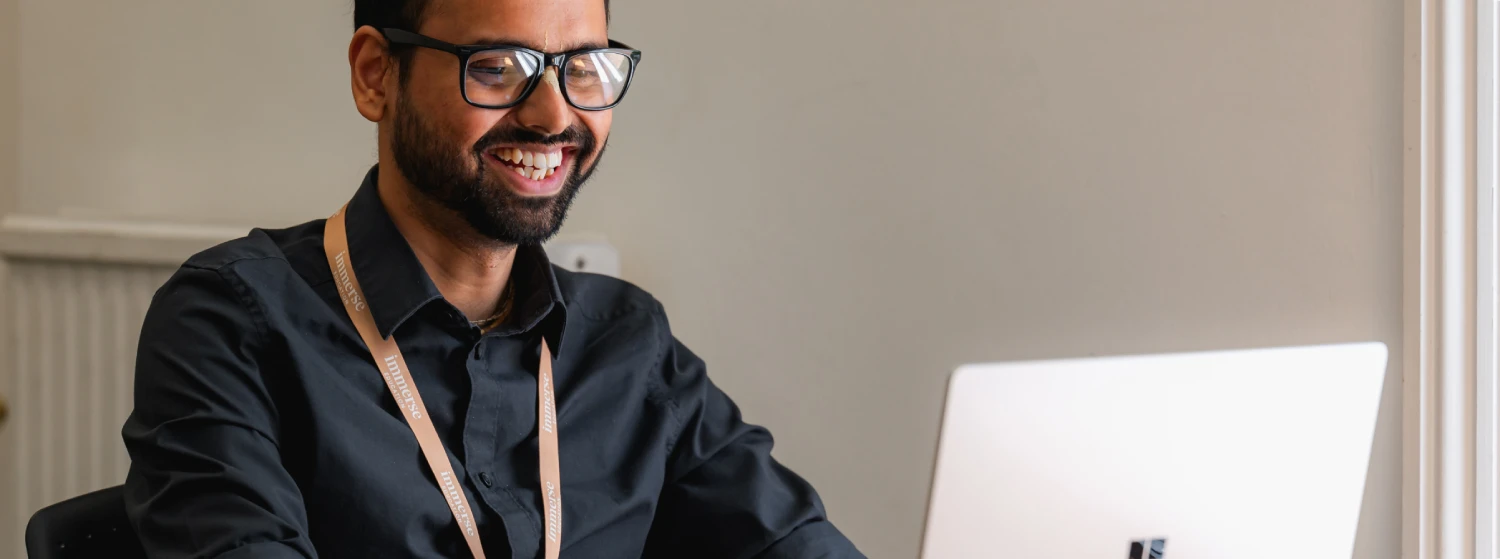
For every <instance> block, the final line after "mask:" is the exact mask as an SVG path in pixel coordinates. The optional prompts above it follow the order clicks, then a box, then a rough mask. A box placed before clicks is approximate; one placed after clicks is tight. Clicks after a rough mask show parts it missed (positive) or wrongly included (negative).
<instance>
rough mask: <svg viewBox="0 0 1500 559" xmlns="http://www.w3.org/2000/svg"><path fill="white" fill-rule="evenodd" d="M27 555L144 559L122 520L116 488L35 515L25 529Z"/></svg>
mask: <svg viewBox="0 0 1500 559" xmlns="http://www.w3.org/2000/svg"><path fill="white" fill-rule="evenodd" d="M26 554H27V555H28V556H30V558H31V559H97V558H103V557H109V558H111V559H146V553H145V552H144V551H142V550H141V542H140V540H138V539H136V537H135V530H133V529H131V527H130V521H129V520H128V519H126V517H125V496H124V491H123V489H122V488H121V487H120V486H118V485H117V486H114V487H111V488H109V489H103V490H100V491H95V492H93V493H89V494H87V495H83V496H79V497H74V498H72V499H68V500H66V501H63V502H61V503H58V504H55V505H52V506H50V507H47V508H44V509H42V510H39V511H37V513H36V514H34V515H32V516H31V522H30V523H28V524H27V525H26Z"/></svg>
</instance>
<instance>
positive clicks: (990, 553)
mask: <svg viewBox="0 0 1500 559" xmlns="http://www.w3.org/2000/svg"><path fill="white" fill-rule="evenodd" d="M1385 368H1386V347H1385V346H1384V345H1383V344H1379V343H1364V344H1352V345H1335V346H1318V347H1299V348H1281V349H1263V350H1247V351H1225V352H1213V353H1193V354H1175V355H1150V356H1139V357H1118V358H1099V359H1079V360H1067V361H1038V362H1028V363H1001V364H991V365H969V366H964V367H962V368H960V369H959V370H958V371H956V372H955V373H954V374H953V377H952V379H951V380H950V383H949V387H948V401H947V408H946V410H945V411H944V416H943V427H942V435H941V439H940V443H939V445H938V455H937V467H936V470H935V472H934V478H933V486H932V494H931V500H930V502H929V505H928V511H927V528H926V533H925V535H924V537H923V542H922V557H924V558H925V559H950V558H970V557H1027V558H1047V559H1052V558H1057V559H1074V558H1076V559H1252V558H1254V559H1264V558H1266V557H1275V558H1277V559H1299V558H1308V559H1314V558H1315V559H1337V558H1347V557H1350V556H1351V555H1352V554H1353V550H1354V537H1355V527H1356V525H1357V524H1358V522H1359V511H1360V502H1361V499H1362V497H1363V495H1364V488H1365V472H1366V470H1367V468H1368V467H1369V460H1370V445H1371V442H1372V440H1373V437H1374V431H1375V415H1376V412H1377V408H1378V407H1379V403H1380V393H1381V386H1382V384H1383V382H1382V381H1383V379H1384V377H1385Z"/></svg>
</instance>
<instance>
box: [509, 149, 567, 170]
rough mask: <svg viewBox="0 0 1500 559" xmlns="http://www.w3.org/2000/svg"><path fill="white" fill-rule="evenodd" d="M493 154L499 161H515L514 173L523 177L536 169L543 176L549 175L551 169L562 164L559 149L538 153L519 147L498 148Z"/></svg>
mask: <svg viewBox="0 0 1500 559" xmlns="http://www.w3.org/2000/svg"><path fill="white" fill-rule="evenodd" d="M495 156H496V157H499V158H500V160H501V161H506V162H509V163H515V164H516V167H515V169H516V173H518V174H521V176H523V177H530V176H532V175H534V174H536V172H537V171H542V172H543V176H546V175H550V174H552V170H553V169H556V168H557V167H559V166H561V165H562V159H563V154H562V152H561V151H554V152H551V153H539V152H533V151H525V150H522V149H519V148H500V150H499V151H498V152H496V153H495Z"/></svg>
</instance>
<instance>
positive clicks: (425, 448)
mask: <svg viewBox="0 0 1500 559" xmlns="http://www.w3.org/2000/svg"><path fill="white" fill-rule="evenodd" d="M347 209H348V206H345V207H343V208H340V209H339V211H338V213H335V214H333V217H330V218H328V223H327V225H326V226H325V228H324V230H323V251H324V252H325V253H327V255H328V267H329V268H330V269H332V270H333V278H334V281H335V282H336V283H337V284H338V291H339V298H341V299H343V300H344V310H346V311H348V312H349V318H350V319H352V320H354V327H355V328H356V329H358V330H359V336H360V337H361V338H364V340H365V346H367V347H369V348H370V356H371V357H373V358H374V359H375V363H376V366H377V368H379V369H380V375H381V376H383V377H385V386H386V388H389V389H390V390H391V397H392V398H395V399H396V403H397V404H398V405H399V406H401V409H402V411H403V412H404V413H405V415H406V424H407V425H408V426H410V427H411V432H412V434H414V435H416V437H417V443H418V444H420V445H421V447H422V454H423V455H424V456H426V458H427V466H428V467H429V468H431V469H432V477H433V478H435V479H437V484H438V487H439V488H440V489H441V490H442V491H443V495H444V496H446V497H447V501H448V508H449V509H451V510H452V511H453V518H454V520H457V521H458V526H459V528H462V529H463V533H464V539H465V540H467V541H468V542H469V551H471V552H473V554H474V559H485V557H484V548H483V546H481V545H480V543H479V531H478V530H476V529H475V528H474V517H473V516H472V515H471V514H470V512H469V511H470V510H472V509H470V508H469V499H468V497H466V496H464V490H463V486H462V485H461V484H460V483H459V482H458V480H457V479H456V478H455V477H454V475H453V465H452V464H451V463H449V462H448V451H447V449H445V448H444V447H443V442H442V440H440V439H438V436H437V429H436V428H434V427H433V426H432V419H431V418H429V417H427V406H426V405H424V404H423V403H422V395H421V394H420V393H418V392H417V385H416V383H415V382H413V381H412V380H411V378H409V377H408V375H407V371H408V370H409V369H407V368H406V358H405V357H403V356H402V355H401V348H399V347H397V346H396V340H395V338H389V339H388V338H382V337H380V332H379V330H377V329H376V328H375V316H374V315H372V314H370V306H369V303H368V300H367V299H365V292H364V289H362V288H360V286H359V280H358V279H356V278H355V277H354V266H352V265H351V264H350V263H349V237H348V231H347V230H346V229H345V228H344V214H345V210H347ZM537 369H538V370H537V383H536V392H537V446H538V450H539V451H540V454H541V468H540V470H541V478H542V479H541V482H542V484H541V489H542V501H543V505H544V510H543V511H542V515H543V516H544V517H545V518H546V520H547V529H546V534H545V536H546V550H547V554H546V559H557V556H558V552H559V550H558V548H559V547H560V544H561V542H562V475H561V473H560V469H559V466H558V456H557V403H556V401H555V400H554V398H553V395H552V393H553V390H552V350H551V349H549V348H548V347H547V340H545V339H543V340H542V359H541V364H540V365H539V366H538V367H537Z"/></svg>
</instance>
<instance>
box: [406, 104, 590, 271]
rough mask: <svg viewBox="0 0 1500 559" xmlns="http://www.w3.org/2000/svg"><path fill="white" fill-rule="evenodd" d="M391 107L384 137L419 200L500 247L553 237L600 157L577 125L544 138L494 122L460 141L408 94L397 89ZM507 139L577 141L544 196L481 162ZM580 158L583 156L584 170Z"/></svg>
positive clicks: (551, 142) (544, 142) (521, 141)
mask: <svg viewBox="0 0 1500 559" xmlns="http://www.w3.org/2000/svg"><path fill="white" fill-rule="evenodd" d="M396 106H397V109H396V122H395V126H396V129H395V134H394V135H393V136H392V138H391V151H392V152H393V155H394V157H395V163H396V168H397V169H399V170H400V171H401V174H403V175H405V176H406V179H407V180H408V181H410V182H411V184H412V186H413V187H415V188H416V190H417V191H418V192H420V193H421V194H422V195H423V196H424V197H425V198H427V199H428V200H430V201H432V202H435V203H436V204H437V205H438V206H440V207H443V208H446V209H448V210H450V211H452V212H454V213H456V214H458V215H459V216H460V217H461V218H463V220H464V221H465V222H467V223H468V225H469V227H471V228H473V230H474V231H475V232H477V233H478V234H479V235H480V236H482V237H484V238H487V239H492V240H495V241H498V242H500V243H502V244H506V245H512V246H519V245H534V244H541V243H543V242H546V241H547V240H548V239H551V238H552V237H553V236H554V235H556V234H557V231H558V230H559V229H561V228H562V225H563V221H564V220H565V219H567V216H568V208H569V207H571V206H572V205H573V198H574V197H575V196H576V195H577V194H578V190H579V189H580V188H581V187H582V186H583V183H584V182H586V181H588V178H589V176H590V175H592V174H593V173H594V168H596V167H598V166H599V160H600V159H602V158H603V155H604V148H603V146H602V145H600V143H599V142H597V141H596V140H595V138H594V135H593V134H592V133H590V132H589V131H588V130H586V129H585V128H584V127H583V126H581V125H579V124H577V123H574V124H573V125H571V126H569V127H568V128H567V129H566V130H563V131H562V133H560V134H556V135H551V136H548V135H544V134H540V133H537V132H535V131H532V130H527V129H524V128H499V129H495V130H491V131H490V132H489V133H487V134H485V135H484V137H482V138H480V139H479V141H477V142H475V143H474V145H473V146H468V147H464V146H460V145H458V142H455V141H453V140H452V139H451V136H449V135H444V134H442V133H441V132H439V131H438V130H437V129H436V127H434V126H432V123H430V122H428V121H427V120H426V119H424V118H423V117H422V115H421V113H420V111H417V110H416V108H415V107H413V106H412V105H411V102H410V98H409V97H408V96H405V95H402V96H401V98H400V99H399V100H397V102H396ZM507 143H509V144H540V145H554V144H571V145H576V146H577V147H578V151H577V152H576V153H575V155H574V157H573V158H572V159H573V164H572V165H571V167H572V170H571V172H570V174H569V176H568V177H567V180H566V181H565V182H564V183H563V187H562V189H561V190H560V191H558V193H557V194H554V195H552V196H547V197H530V196H522V195H519V194H516V193H515V192H513V191H511V189H510V187H508V186H506V185H505V183H504V179H503V178H501V177H499V176H496V174H495V173H493V172H492V171H493V170H492V169H491V168H490V166H489V165H486V164H485V162H484V158H485V157H486V156H485V152H486V151H489V150H490V149H492V148H494V147H495V146H497V145H501V144H507ZM596 149H597V152H596ZM584 161H588V162H589V164H588V167H587V168H585V167H584V166H583V165H582V162H584Z"/></svg>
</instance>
